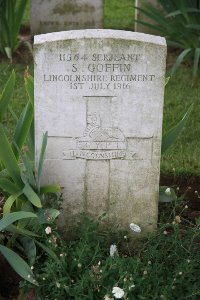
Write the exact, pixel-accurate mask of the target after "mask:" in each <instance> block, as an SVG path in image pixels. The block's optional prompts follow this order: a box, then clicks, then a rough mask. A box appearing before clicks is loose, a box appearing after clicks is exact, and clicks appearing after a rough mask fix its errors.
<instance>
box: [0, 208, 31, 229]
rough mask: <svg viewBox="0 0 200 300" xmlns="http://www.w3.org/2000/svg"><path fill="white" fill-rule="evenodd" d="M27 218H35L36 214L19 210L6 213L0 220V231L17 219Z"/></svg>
mask: <svg viewBox="0 0 200 300" xmlns="http://www.w3.org/2000/svg"><path fill="white" fill-rule="evenodd" d="M27 218H37V215H35V214H33V213H31V212H27V211H19V212H13V213H10V214H7V215H5V216H4V217H3V218H2V219H1V220H0V231H1V230H4V229H5V228H6V227H7V226H9V225H11V224H12V223H14V222H16V221H18V220H21V219H27Z"/></svg>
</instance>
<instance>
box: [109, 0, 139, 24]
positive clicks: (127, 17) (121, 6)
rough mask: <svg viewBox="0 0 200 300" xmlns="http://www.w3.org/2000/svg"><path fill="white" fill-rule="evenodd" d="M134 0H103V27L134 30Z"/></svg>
mask: <svg viewBox="0 0 200 300" xmlns="http://www.w3.org/2000/svg"><path fill="white" fill-rule="evenodd" d="M134 3H135V1H134V0H123V1H119V0H104V28H106V29H107V28H111V29H125V30H134Z"/></svg>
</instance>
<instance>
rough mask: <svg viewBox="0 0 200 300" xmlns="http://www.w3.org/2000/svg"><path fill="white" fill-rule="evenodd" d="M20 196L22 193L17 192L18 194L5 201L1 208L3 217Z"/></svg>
mask: <svg viewBox="0 0 200 300" xmlns="http://www.w3.org/2000/svg"><path fill="white" fill-rule="evenodd" d="M21 194H22V191H21V192H19V193H17V194H15V195H12V196H10V197H9V198H8V199H7V200H6V202H5V204H4V206H3V215H4V216H5V215H6V214H8V213H10V211H11V207H12V205H13V203H14V202H15V201H16V200H17V198H18V197H19V196H20V195H21Z"/></svg>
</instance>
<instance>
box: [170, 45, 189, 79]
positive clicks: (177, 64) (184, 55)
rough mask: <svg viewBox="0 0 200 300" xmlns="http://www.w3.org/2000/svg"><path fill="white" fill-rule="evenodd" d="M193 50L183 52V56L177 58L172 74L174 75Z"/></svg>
mask: <svg viewBox="0 0 200 300" xmlns="http://www.w3.org/2000/svg"><path fill="white" fill-rule="evenodd" d="M191 50H192V49H191V48H189V49H185V50H184V51H182V52H181V54H180V55H179V56H178V57H177V59H176V62H175V64H174V65H173V67H172V70H171V74H172V75H174V74H175V72H176V70H177V69H178V67H179V66H180V64H181V63H182V61H183V59H184V58H185V57H186V55H187V54H188V53H189V52H190V51H191Z"/></svg>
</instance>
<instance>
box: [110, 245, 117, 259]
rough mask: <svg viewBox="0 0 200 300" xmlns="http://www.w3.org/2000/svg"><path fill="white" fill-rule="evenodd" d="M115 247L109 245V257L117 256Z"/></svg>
mask: <svg viewBox="0 0 200 300" xmlns="http://www.w3.org/2000/svg"><path fill="white" fill-rule="evenodd" d="M117 253H118V252H117V246H116V245H111V246H110V256H111V257H114V255H115V254H117Z"/></svg>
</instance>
